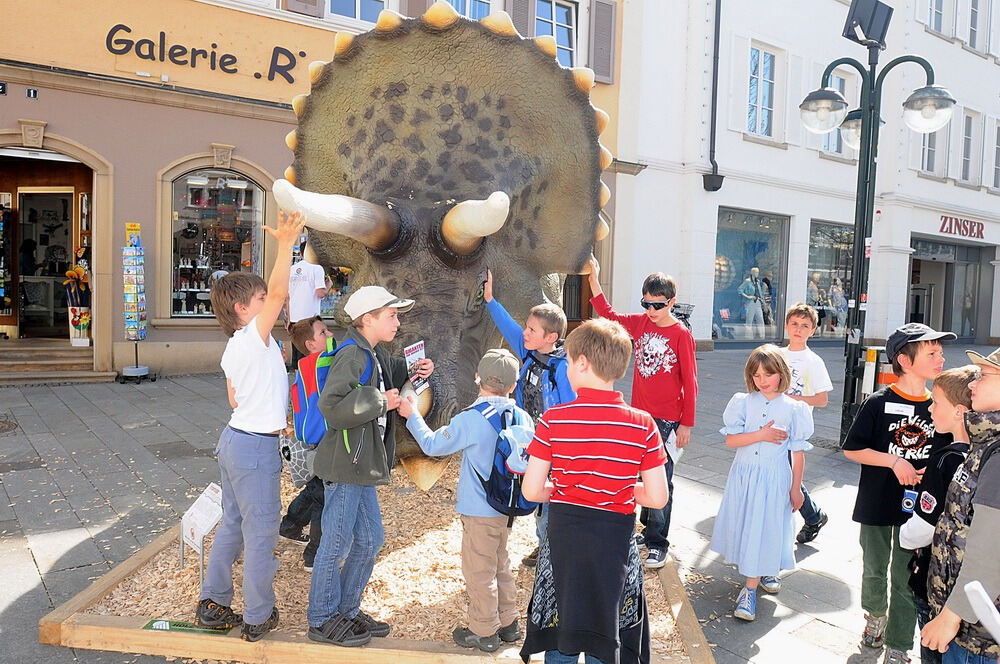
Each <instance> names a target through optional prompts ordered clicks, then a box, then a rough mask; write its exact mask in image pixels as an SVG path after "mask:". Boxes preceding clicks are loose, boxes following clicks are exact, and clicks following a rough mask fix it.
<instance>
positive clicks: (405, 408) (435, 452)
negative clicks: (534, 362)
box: [399, 348, 534, 652]
mask: <svg viewBox="0 0 1000 664" xmlns="http://www.w3.org/2000/svg"><path fill="white" fill-rule="evenodd" d="M517 369H518V361H517V358H516V357H514V356H513V355H512V354H511V353H510V351H507V350H504V349H501V348H494V349H491V350H488V351H486V354H485V355H483V358H482V359H481V360H480V361H479V367H478V370H477V373H476V381H477V382H478V383H479V397H478V398H477V399H476V400H475V401H474V402H472V405H471V406H470V407H469V408H466V409H465V410H463V411H462V412H460V413H459V414H458V415H456V416H455V417H453V418H452V420H451V422H449V423H448V424H447V426H444V427H441V428H440V429H438V430H437V431H431V429H430V427H428V426H427V423H426V422H424V418H423V417H421V416H420V413H419V412H418V411H417V410H416V409H415V408H414V406H413V403H412V402H411V401H409V400H407V399H403V400H402V401H401V402H400V404H399V414H400V415H401V416H403V417H405V418H406V428H407V429H409V430H410V433H412V434H413V437H414V438H415V439H416V441H417V443H418V444H419V445H420V449H422V450H423V451H424V453H425V454H427V455H429V456H447V455H449V454H453V453H455V452H458V451H459V450H461V451H462V470H461V471H460V473H459V476H458V501H457V504H456V506H455V508H456V510H457V511H458V513H459V514H460V515H461V517H462V575H463V576H464V577H465V586H466V590H467V591H468V593H469V626H468V627H459V628H457V629H456V630H455V631H454V632H453V633H452V636H453V637H454V639H455V642H456V643H457V644H458V645H460V646H462V647H463V648H479V649H480V650H482V651H484V652H494V651H496V650H499V648H500V642H501V641H504V642H507V643H510V642H513V641H517V640H518V639H520V638H521V629H520V627H519V626H518V624H517V616H518V610H517V586H516V584H515V581H514V576H513V574H511V571H510V558H509V557H508V555H507V536H508V535H509V534H510V528H509V527H508V525H507V524H508V517H506V516H504V515H503V514H500V513H499V512H497V511H496V510H494V509H493V508H492V507H490V505H489V503H487V501H486V490H485V489H484V488H483V484H482V482H481V481H480V479H479V478H480V477H482V478H487V477H489V476H490V470H491V469H492V467H493V455H494V449H495V445H496V440H497V432H496V429H494V428H493V425H492V424H490V422H489V421H488V420H487V419H486V417H485V414H484V413H481V412H479V411H478V410H476V409H475V406H477V405H479V404H481V403H488V404H490V405H491V406H493V408H495V409H496V410H497V411H499V412H501V413H504V412H510V413H511V417H512V416H513V412H512V411H518V410H520V409H519V408H518V407H517V406H516V405H515V404H514V400H513V399H511V398H510V393H511V391H513V389H514V385H515V383H516V382H517ZM410 398H411V399H412V397H410ZM520 414H521V416H522V421H528V420H527V417H526V414H525V413H524V412H523V411H521V413H520ZM508 421H510V420H509V419H508ZM509 430H510V431H512V432H514V433H515V441H514V442H516V443H517V445H518V449H517V450H515V451H514V453H513V454H512V455H511V458H512V459H515V458H520V454H519V451H523V450H524V449H526V448H527V446H528V443H529V442H531V438H532V436H533V435H534V427H533V426H520V425H519V426H513V427H509ZM494 582H495V584H494Z"/></svg>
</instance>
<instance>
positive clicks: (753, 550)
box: [711, 344, 813, 620]
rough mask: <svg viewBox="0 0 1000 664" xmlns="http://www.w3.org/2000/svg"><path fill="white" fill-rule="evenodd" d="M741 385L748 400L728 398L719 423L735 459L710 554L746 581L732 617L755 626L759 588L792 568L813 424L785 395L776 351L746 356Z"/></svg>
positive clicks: (763, 349) (771, 585) (774, 583)
mask: <svg viewBox="0 0 1000 664" xmlns="http://www.w3.org/2000/svg"><path fill="white" fill-rule="evenodd" d="M744 378H745V380H746V385H747V389H748V390H749V391H750V392H749V394H747V393H743V392H737V393H736V394H734V395H733V398H732V399H730V400H729V405H727V406H726V411H725V413H723V416H722V419H723V421H724V422H725V426H724V427H723V428H722V429H721V433H722V434H724V435H725V436H726V446H727V447H732V448H735V449H736V458H735V459H734V460H733V465H732V468H730V469H729V477H728V479H727V480H726V491H725V493H724V494H723V496H722V504H721V505H720V507H719V515H718V517H716V519H715V528H714V530H713V531H712V545H711V549H712V551H715V552H716V553H718V554H720V555H722V556H723V557H724V558H725V559H726V562H728V563H731V564H734V565H736V566H737V568H738V569H739V571H740V574H743V575H744V576H746V578H747V581H746V586H745V587H744V588H743V590H741V591H740V595H739V599H738V600H737V601H736V609H735V610H734V611H733V615H734V616H735V617H736V618H739V619H741V620H753V619H754V618H755V617H756V612H757V586H758V584H759V585H761V586H763V588H764V590H765V591H767V592H772V593H774V592H778V590H780V589H781V582H780V581H779V580H778V573H779V572H780V571H781V570H783V569H793V568H794V567H795V558H794V557H793V555H792V540H793V538H794V536H795V530H794V523H793V521H792V512H793V511H795V510H797V509H799V508H800V507H802V492H801V491H800V487H801V485H802V471H803V469H804V468H805V459H804V454H803V452H805V451H806V450H810V449H812V445H810V444H809V442H808V438H809V437H810V436H811V435H812V432H813V423H812V416H811V415H810V413H809V406H807V405H806V404H805V403H803V402H801V401H796V400H794V399H792V398H790V397H788V396H786V395H785V390H787V389H788V384H789V382H790V381H791V371H790V370H789V368H788V364H787V363H786V362H785V359H784V357H783V356H782V355H781V351H780V350H779V349H778V347H777V346H775V345H773V344H765V345H763V346H760V347H758V348H757V349H755V350H754V351H753V352H752V353H750V359H748V360H747V365H746V369H745V370H744ZM789 458H791V466H790V467H789Z"/></svg>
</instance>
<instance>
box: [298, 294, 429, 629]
mask: <svg viewBox="0 0 1000 664" xmlns="http://www.w3.org/2000/svg"><path fill="white" fill-rule="evenodd" d="M412 306H413V300H404V299H402V298H398V297H396V296H395V295H393V294H392V293H390V292H389V291H387V290H386V289H385V288H382V287H381V286H364V287H362V288H359V289H358V290H356V291H355V292H354V293H353V294H352V295H351V297H350V299H348V301H347V303H346V304H345V305H344V312H345V313H346V314H347V315H348V316H350V317H351V321H352V325H353V327H352V328H351V329H350V330H348V333H347V337H346V339H345V341H353V342H354V343H353V344H352V345H348V346H346V347H344V348H342V349H341V350H340V351H338V352H337V354H336V355H335V356H334V358H333V361H332V363H331V364H330V370H329V373H328V374H327V377H326V384H325V385H324V386H323V392H322V394H320V398H319V409H320V412H321V413H323V417H324V418H325V419H326V423H327V433H326V435H325V436H324V437H323V442H322V443H320V445H319V447H318V448H317V450H316V459H315V461H314V464H313V468H314V470H315V472H316V475H317V476H319V477H320V478H321V479H323V480H324V499H325V504H324V506H323V520H322V526H323V537H322V539H321V540H320V545H319V550H318V551H317V552H316V559H315V561H314V563H313V574H312V584H311V586H310V588H309V610H308V611H307V616H308V618H309V633H308V636H309V638H310V639H312V640H313V641H320V642H324V643H332V644H334V645H339V646H362V645H365V644H366V643H368V642H369V641H371V639H372V637H373V636H378V637H384V636H387V635H388V634H389V625H388V623H384V622H380V621H378V620H375V619H374V618H372V617H371V616H369V615H368V614H366V613H365V612H364V611H361V595H362V593H363V592H364V590H365V586H366V585H367V583H368V579H369V577H370V576H371V573H372V569H373V568H374V566H375V554H376V553H377V552H378V550H379V548H381V546H382V543H383V541H384V537H385V535H384V532H383V530H382V514H381V512H380V510H379V505H378V497H377V496H376V494H375V486H376V485H377V484H388V483H389V470H390V469H391V468H392V466H393V460H394V456H395V452H396V443H395V437H394V435H393V424H394V421H393V420H394V418H392V417H390V416H389V411H392V410H395V409H396V407H398V406H399V387H401V386H402V385H403V383H404V382H406V379H407V378H408V375H407V369H406V361H405V360H404V359H403V358H398V357H390V355H389V351H388V350H387V349H386V348H385V346H384V345H383V344H385V343H389V342H391V341H392V340H393V339H394V338H395V337H396V332H397V331H398V330H399V313H400V312H405V311H408V310H409V309H410V307H412ZM366 367H371V371H369V372H368V373H369V374H370V378H369V379H368V381H367V384H365V385H361V384H360V382H359V381H360V378H361V376H362V374H364V373H365V368H366ZM433 370H434V363H433V362H431V360H430V359H427V358H425V359H423V360H420V361H419V362H418V363H417V376H419V377H421V378H426V377H427V376H429V375H430V374H431V372H432V371H433Z"/></svg>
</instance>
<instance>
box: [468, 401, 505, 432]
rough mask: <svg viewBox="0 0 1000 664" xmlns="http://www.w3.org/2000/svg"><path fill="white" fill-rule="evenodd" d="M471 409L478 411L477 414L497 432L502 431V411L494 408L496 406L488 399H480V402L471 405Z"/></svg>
mask: <svg viewBox="0 0 1000 664" xmlns="http://www.w3.org/2000/svg"><path fill="white" fill-rule="evenodd" d="M471 408H472V410H476V411H479V414H480V415H482V416H483V417H485V418H486V421H487V422H489V423H490V426H492V427H493V428H494V429H495V430H496V432H497V433H500V432H501V431H503V428H504V426H505V425H504V421H503V417H502V413H501V412H500V411H499V410H497V409H496V406H494V405H493V404H491V403H490V402H488V401H482V402H480V403H477V404H475V405H474V406H471Z"/></svg>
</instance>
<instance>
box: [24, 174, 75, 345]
mask: <svg viewBox="0 0 1000 664" xmlns="http://www.w3.org/2000/svg"><path fill="white" fill-rule="evenodd" d="M17 194H18V202H17V210H18V213H19V214H18V224H17V226H18V233H17V273H18V297H19V300H20V307H19V312H18V327H19V329H20V334H21V336H22V337H65V336H66V335H67V325H68V323H67V320H68V319H67V313H68V311H69V309H68V306H67V302H66V290H65V288H64V287H63V281H64V280H65V278H66V276H65V275H66V271H67V270H68V269H69V268H70V266H71V265H72V252H73V219H74V211H73V200H74V198H75V196H74V194H75V191H74V189H73V188H72V187H66V188H62V187H39V188H31V187H23V188H19V189H18V192H17Z"/></svg>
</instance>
